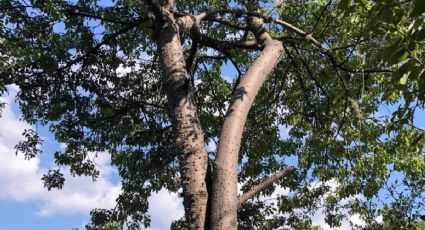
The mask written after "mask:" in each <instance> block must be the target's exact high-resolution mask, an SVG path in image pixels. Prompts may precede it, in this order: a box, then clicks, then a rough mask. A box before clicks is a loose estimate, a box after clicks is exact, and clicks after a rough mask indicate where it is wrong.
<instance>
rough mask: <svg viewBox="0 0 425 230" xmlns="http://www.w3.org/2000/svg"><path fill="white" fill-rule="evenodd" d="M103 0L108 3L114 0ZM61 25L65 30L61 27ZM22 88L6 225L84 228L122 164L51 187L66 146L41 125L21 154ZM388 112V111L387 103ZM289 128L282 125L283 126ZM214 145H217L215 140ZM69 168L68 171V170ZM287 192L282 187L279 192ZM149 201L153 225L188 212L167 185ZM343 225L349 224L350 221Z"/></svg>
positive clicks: (102, 160) (6, 114) (0, 176)
mask: <svg viewBox="0 0 425 230" xmlns="http://www.w3.org/2000/svg"><path fill="white" fill-rule="evenodd" d="M100 2H101V3H102V4H103V5H108V2H110V1H108V0H103V1H100ZM57 29H58V30H61V28H60V27H57ZM223 70H224V71H223V72H224V74H223V78H224V79H226V80H229V81H231V80H232V79H233V78H234V76H235V75H236V71H235V69H234V68H233V67H231V66H230V65H226V66H224V69H223ZM18 90H19V89H18V88H16V87H10V88H9V94H7V95H4V97H3V98H1V99H0V100H1V101H4V102H7V106H6V108H5V109H4V110H3V112H2V117H1V118H0V165H1V166H2V167H0V223H1V229H5V230H21V229H26V230H27V229H28V230H32V229H34V230H38V229H42V230H62V229H63V230H65V229H66V230H70V229H73V228H79V229H83V227H84V225H85V224H86V223H87V222H88V221H89V212H90V210H91V209H93V208H112V207H114V206H115V198H116V197H117V195H118V194H119V192H120V181H119V177H118V175H117V173H116V170H115V169H114V168H113V167H112V166H111V165H110V159H109V156H108V154H104V153H99V157H98V158H97V159H96V163H97V165H98V166H99V169H100V173H101V174H100V176H99V179H98V180H97V181H96V182H92V181H91V178H87V177H76V178H74V177H72V176H71V175H69V174H66V175H65V177H66V179H67V180H66V182H65V186H64V188H63V189H62V190H59V191H57V190H54V191H50V192H49V191H47V189H45V188H43V185H42V182H41V180H40V178H41V176H42V175H43V173H45V172H46V171H47V170H48V169H50V168H52V167H55V166H54V162H53V159H52V154H53V152H55V151H56V150H61V148H63V146H61V144H60V143H58V142H56V141H55V140H54V137H53V136H52V134H51V133H50V132H49V131H48V129H47V128H46V127H37V128H38V131H39V133H40V135H41V136H42V138H43V139H44V143H43V145H42V149H43V151H44V153H43V154H42V155H40V156H37V157H36V158H34V159H32V160H30V161H27V160H24V159H23V156H22V155H19V154H18V155H17V156H16V155H15V151H14V146H15V144H17V143H18V142H19V140H21V139H22V136H21V134H22V132H23V131H24V129H28V128H31V127H30V126H29V125H28V124H26V123H25V122H23V121H21V120H20V113H19V109H18V108H17V105H16V103H15V102H14V98H15V95H16V93H17V91H18ZM380 112H381V111H380ZM382 113H387V112H386V110H384V109H382ZM416 115H417V118H418V119H417V120H416V121H417V122H416V124H417V125H418V126H419V127H421V128H425V112H423V111H421V112H419V113H418V114H416ZM32 128H34V127H32ZM286 131H287V130H285V129H282V132H286ZM209 147H210V148H215V146H209ZM211 150H212V149H211ZM63 171H64V172H66V170H63ZM334 187H335V186H334ZM285 192H286V191H285V190H283V189H281V190H279V191H278V192H277V193H279V194H283V193H285ZM277 193H276V194H275V195H277ZM149 201H150V203H151V207H150V209H149V214H150V215H151V216H152V229H168V228H169V225H170V223H171V221H172V220H175V219H178V218H180V217H181V216H182V215H183V207H182V205H181V199H180V198H178V196H177V194H170V193H168V192H167V191H165V190H162V191H160V192H159V193H157V194H153V195H152V196H151V198H150V199H149ZM356 218H357V219H356ZM351 221H353V222H357V223H359V222H360V220H358V217H356V216H354V217H352V218H351ZM313 222H314V223H315V224H319V225H321V226H322V227H323V228H324V229H328V227H327V226H326V225H325V224H324V216H323V215H322V214H321V213H320V211H319V212H318V214H316V215H315V216H314V217H313ZM341 229H347V225H346V223H345V225H344V226H343V227H342V228H341Z"/></svg>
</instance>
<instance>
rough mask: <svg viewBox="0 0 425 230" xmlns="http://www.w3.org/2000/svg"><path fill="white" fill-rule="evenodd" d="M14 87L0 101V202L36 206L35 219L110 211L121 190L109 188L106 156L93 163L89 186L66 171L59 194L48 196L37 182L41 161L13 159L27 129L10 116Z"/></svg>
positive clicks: (39, 176) (27, 127) (108, 162)
mask: <svg viewBox="0 0 425 230" xmlns="http://www.w3.org/2000/svg"><path fill="white" fill-rule="evenodd" d="M17 91H18V89H17V87H10V88H9V92H10V93H9V95H7V96H6V97H4V98H2V99H1V101H3V102H6V103H7V105H6V107H5V108H4V110H3V112H2V117H1V118H0V124H1V125H0V165H2V167H0V184H1V186H0V199H7V200H12V201H18V202H33V201H35V202H37V204H38V206H37V210H36V211H35V212H36V214H37V215H40V216H51V215H58V214H60V215H68V214H77V213H82V214H88V213H89V211H90V210H91V209H93V208H112V207H114V205H115V199H116V197H117V196H118V194H119V192H120V189H121V186H120V185H119V184H113V183H111V182H110V181H109V180H108V176H110V174H111V173H113V172H114V171H113V169H112V167H111V166H110V161H109V158H108V155H107V154H101V155H99V157H98V158H97V159H96V163H97V164H98V166H99V169H100V172H101V174H100V176H99V178H98V180H97V181H95V182H93V181H92V179H91V178H88V177H72V176H71V175H70V174H69V173H68V172H67V170H66V169H65V170H63V172H64V173H65V178H66V183H65V186H64V188H63V189H62V190H58V191H57V190H54V191H50V192H48V191H47V189H45V188H44V187H43V184H42V182H41V177H42V175H43V174H44V173H45V172H46V171H47V170H48V169H47V168H43V167H41V164H40V163H41V162H40V161H41V158H40V157H35V158H33V159H31V160H25V159H24V157H23V155H22V154H18V155H15V150H14V146H15V144H16V143H18V142H19V140H21V138H22V136H21V134H22V132H23V130H24V129H29V128H31V126H30V125H29V124H27V123H25V122H23V121H21V120H19V118H18V117H17V116H16V115H15V113H14V107H13V106H15V103H14V97H15V95H16V92H17Z"/></svg>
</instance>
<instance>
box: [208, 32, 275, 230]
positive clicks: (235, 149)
mask: <svg viewBox="0 0 425 230" xmlns="http://www.w3.org/2000/svg"><path fill="white" fill-rule="evenodd" d="M256 35H257V40H258V41H259V43H260V44H263V45H264V50H263V52H262V53H261V55H260V56H259V57H258V58H257V59H256V60H255V61H254V63H253V64H252V65H251V66H250V68H249V69H248V72H247V73H246V75H245V76H244V77H243V78H242V80H241V82H240V83H239V85H238V86H237V88H236V90H235V92H234V95H233V98H232V100H231V103H230V106H229V109H228V111H227V113H226V116H225V120H224V124H223V127H222V130H221V134H220V142H219V146H218V151H217V157H216V159H215V162H214V178H213V188H212V189H213V190H212V194H211V195H212V196H211V199H212V200H211V204H212V206H211V208H212V213H211V215H212V219H211V229H214V230H215V229H237V208H238V204H239V202H238V191H237V184H238V174H237V166H238V158H239V149H240V144H241V139H242V133H243V130H244V126H245V121H246V118H247V116H248V112H249V109H250V108H251V106H252V103H253V102H254V99H255V96H256V95H257V93H258V91H259V90H260V87H261V86H262V85H263V83H264V81H265V80H266V78H267V76H268V75H269V74H270V73H271V72H272V70H273V68H274V67H275V66H276V65H277V63H278V62H279V61H280V58H281V56H282V52H283V46H282V44H281V42H279V41H275V40H272V39H271V37H270V36H269V35H268V34H267V33H266V32H264V31H263V30H260V29H259V30H258V33H257V34H256Z"/></svg>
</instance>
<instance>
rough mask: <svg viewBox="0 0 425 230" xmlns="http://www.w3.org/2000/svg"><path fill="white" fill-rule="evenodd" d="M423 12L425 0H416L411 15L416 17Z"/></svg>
mask: <svg viewBox="0 0 425 230" xmlns="http://www.w3.org/2000/svg"><path fill="white" fill-rule="evenodd" d="M424 12H425V1H424V0H416V1H415V2H414V8H413V11H412V13H411V16H413V17H417V16H420V15H422V14H423V13H424Z"/></svg>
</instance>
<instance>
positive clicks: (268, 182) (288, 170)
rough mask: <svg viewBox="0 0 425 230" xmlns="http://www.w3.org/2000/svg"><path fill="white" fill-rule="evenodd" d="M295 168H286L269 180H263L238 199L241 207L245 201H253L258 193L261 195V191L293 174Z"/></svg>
mask: <svg viewBox="0 0 425 230" xmlns="http://www.w3.org/2000/svg"><path fill="white" fill-rule="evenodd" d="M293 171H294V168H292V167H288V168H284V169H283V170H281V171H279V172H277V173H276V174H274V175H272V176H270V177H269V178H267V179H265V180H263V181H262V182H261V183H259V184H257V185H255V186H254V187H252V188H251V190H249V191H248V192H246V193H244V194H242V195H241V196H239V198H238V202H239V205H241V204H243V203H244V202H245V201H247V200H249V199H251V198H252V197H253V196H255V195H256V194H257V193H259V192H260V191H261V190H263V189H264V188H265V187H267V186H269V185H271V184H272V183H274V182H276V181H278V180H280V179H281V178H283V177H285V176H286V175H288V174H289V173H291V172H293Z"/></svg>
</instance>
